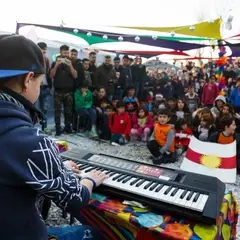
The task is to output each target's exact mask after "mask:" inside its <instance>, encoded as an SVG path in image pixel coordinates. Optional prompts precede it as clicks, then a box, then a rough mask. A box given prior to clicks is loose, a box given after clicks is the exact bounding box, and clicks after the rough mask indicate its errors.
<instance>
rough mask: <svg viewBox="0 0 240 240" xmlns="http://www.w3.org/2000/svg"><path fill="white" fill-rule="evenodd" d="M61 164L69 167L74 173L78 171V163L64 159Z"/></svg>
mask: <svg viewBox="0 0 240 240" xmlns="http://www.w3.org/2000/svg"><path fill="white" fill-rule="evenodd" d="M63 164H64V165H65V166H66V167H67V168H69V169H71V170H72V171H73V172H74V173H77V174H79V173H80V169H79V167H78V165H77V164H76V163H75V162H73V161H65V162H63Z"/></svg>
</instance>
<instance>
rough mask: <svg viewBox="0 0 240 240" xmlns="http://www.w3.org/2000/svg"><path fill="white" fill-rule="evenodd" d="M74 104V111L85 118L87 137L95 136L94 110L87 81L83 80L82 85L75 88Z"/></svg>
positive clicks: (95, 116) (95, 115)
mask: <svg viewBox="0 0 240 240" xmlns="http://www.w3.org/2000/svg"><path fill="white" fill-rule="evenodd" d="M74 105H75V111H76V113H77V114H78V115H79V116H81V117H86V118H87V120H88V121H87V130H88V131H89V132H88V133H89V137H97V136H98V135H97V131H96V119H97V114H96V110H95V109H94V108H93V107H92V105H93V96H92V92H91V91H90V90H89V89H88V83H86V82H83V84H82V86H80V87H79V88H77V89H76V91H75V93H74Z"/></svg>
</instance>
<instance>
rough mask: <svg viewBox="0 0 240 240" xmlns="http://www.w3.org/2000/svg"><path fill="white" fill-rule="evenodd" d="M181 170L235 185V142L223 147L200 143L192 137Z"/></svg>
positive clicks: (221, 145)
mask: <svg viewBox="0 0 240 240" xmlns="http://www.w3.org/2000/svg"><path fill="white" fill-rule="evenodd" d="M181 169H182V170H184V171H188V172H194V173H198V174H203V175H208V176H213V177H217V178H218V179H220V180H221V181H223V182H225V183H235V181H236V175H237V173H236V172H237V170H236V141H235V142H233V143H230V144H226V145H223V144H218V143H210V142H202V141H199V140H198V139H197V138H195V137H192V138H191V141H190V143H189V147H188V150H187V152H186V156H185V157H184V159H183V162H182V165H181Z"/></svg>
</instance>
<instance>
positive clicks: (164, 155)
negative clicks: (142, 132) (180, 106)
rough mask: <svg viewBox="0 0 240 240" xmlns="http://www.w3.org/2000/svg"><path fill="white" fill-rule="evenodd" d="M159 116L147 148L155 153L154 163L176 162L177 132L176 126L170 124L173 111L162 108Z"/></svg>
mask: <svg viewBox="0 0 240 240" xmlns="http://www.w3.org/2000/svg"><path fill="white" fill-rule="evenodd" d="M157 116H158V121H157V122H156V123H155V124H154V130H153V134H152V140H151V141H150V142H148V144H147V148H148V150H149V151H150V152H151V154H152V155H153V163H154V164H161V163H170V162H175V161H176V154H175V141H174V138H175V132H174V127H173V126H172V125H170V124H168V122H169V121H170V119H171V112H170V111H169V110H168V109H162V110H160V111H159V112H158V114H157Z"/></svg>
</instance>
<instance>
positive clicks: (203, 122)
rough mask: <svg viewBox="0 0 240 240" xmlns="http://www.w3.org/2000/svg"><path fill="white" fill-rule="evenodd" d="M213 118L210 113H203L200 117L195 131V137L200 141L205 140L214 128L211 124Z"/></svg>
mask: <svg viewBox="0 0 240 240" xmlns="http://www.w3.org/2000/svg"><path fill="white" fill-rule="evenodd" d="M213 123H214V119H213V116H212V114H211V113H209V114H208V113H205V114H203V115H202V116H201V118H200V125H199V126H198V128H197V131H196V132H195V137H196V138H198V139H199V140H200V141H207V140H208V138H209V137H210V136H211V134H212V133H213V132H214V130H215V128H214V126H213Z"/></svg>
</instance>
